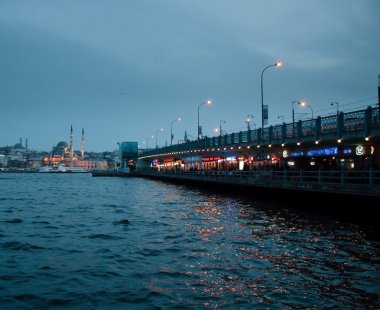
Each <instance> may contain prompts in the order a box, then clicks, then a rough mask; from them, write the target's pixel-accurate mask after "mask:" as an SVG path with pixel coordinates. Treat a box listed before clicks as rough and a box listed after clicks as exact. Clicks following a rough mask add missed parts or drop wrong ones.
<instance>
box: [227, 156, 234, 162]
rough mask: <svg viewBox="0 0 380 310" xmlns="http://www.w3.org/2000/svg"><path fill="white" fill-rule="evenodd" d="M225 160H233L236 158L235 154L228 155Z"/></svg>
mask: <svg viewBox="0 0 380 310" xmlns="http://www.w3.org/2000/svg"><path fill="white" fill-rule="evenodd" d="M226 160H227V161H233V160H236V157H235V156H229V157H227V158H226Z"/></svg>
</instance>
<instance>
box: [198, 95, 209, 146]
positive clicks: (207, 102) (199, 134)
mask: <svg viewBox="0 0 380 310" xmlns="http://www.w3.org/2000/svg"><path fill="white" fill-rule="evenodd" d="M211 103H212V101H211V100H210V99H208V100H206V101H205V102H202V103H201V104H200V105H199V106H198V140H199V139H200V138H201V137H202V129H201V128H200V126H199V109H200V107H201V106H202V105H204V104H207V105H210V104H211Z"/></svg>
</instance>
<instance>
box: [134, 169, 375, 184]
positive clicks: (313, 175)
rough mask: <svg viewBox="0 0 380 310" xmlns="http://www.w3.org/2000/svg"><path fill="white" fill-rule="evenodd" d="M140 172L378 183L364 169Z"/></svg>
mask: <svg viewBox="0 0 380 310" xmlns="http://www.w3.org/2000/svg"><path fill="white" fill-rule="evenodd" d="M138 172H139V173H140V174H150V175H166V176H176V177H179V178H181V177H183V178H188V177H191V178H199V179H215V180H218V179H236V178H240V179H245V180H246V181H248V183H249V181H251V182H252V183H255V182H256V183H258V182H259V183H260V182H263V181H265V182H270V181H281V182H285V183H288V184H292V183H297V184H307V183H326V184H332V183H334V184H362V185H370V186H379V185H380V171H376V170H372V169H370V170H366V171H353V170H340V171H335V170H332V171H327V170H316V171H308V170H297V171H296V170H294V171H293V170H281V171H279V170H266V171H183V170H178V171H177V170H167V171H149V170H148V171H138Z"/></svg>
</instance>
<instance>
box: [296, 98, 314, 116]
mask: <svg viewBox="0 0 380 310" xmlns="http://www.w3.org/2000/svg"><path fill="white" fill-rule="evenodd" d="M298 104H299V105H300V106H301V107H308V108H309V109H310V110H311V119H313V118H314V111H313V108H312V107H311V106H310V104H307V103H306V102H305V101H302V102H298Z"/></svg>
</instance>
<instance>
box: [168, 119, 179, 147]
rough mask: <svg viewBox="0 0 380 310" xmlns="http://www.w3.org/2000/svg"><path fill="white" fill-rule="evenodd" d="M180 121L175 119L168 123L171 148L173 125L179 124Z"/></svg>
mask: <svg viewBox="0 0 380 310" xmlns="http://www.w3.org/2000/svg"><path fill="white" fill-rule="evenodd" d="M180 120H181V119H180V118H177V119H175V120H172V122H171V123H170V146H172V144H173V138H174V135H173V124H174V123H175V122H179V121H180Z"/></svg>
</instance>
